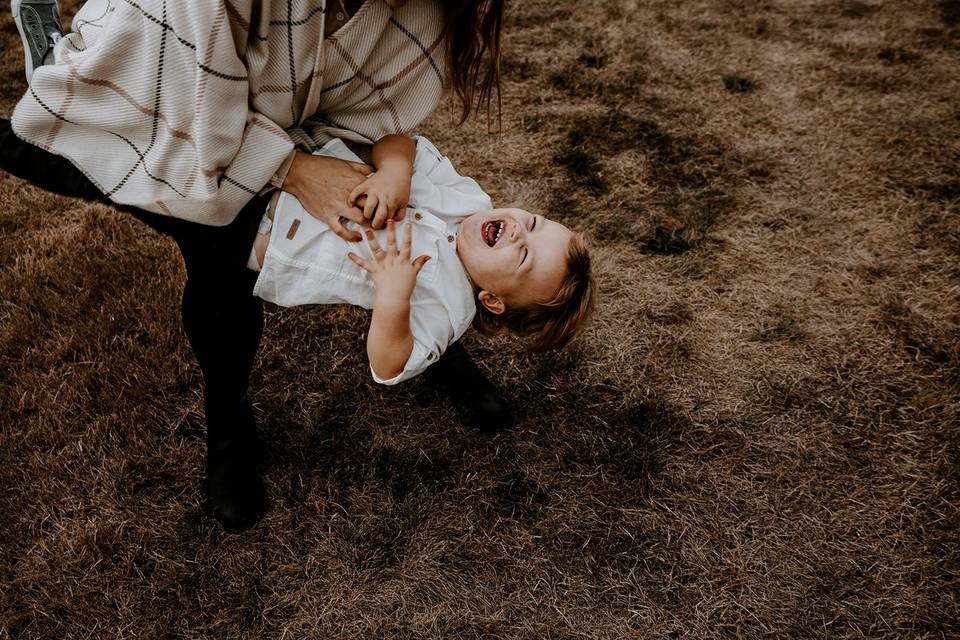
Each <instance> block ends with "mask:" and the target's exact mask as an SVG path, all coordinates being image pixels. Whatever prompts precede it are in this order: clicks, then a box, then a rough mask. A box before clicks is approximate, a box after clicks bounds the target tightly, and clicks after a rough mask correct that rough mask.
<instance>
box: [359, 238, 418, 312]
mask: <svg viewBox="0 0 960 640" xmlns="http://www.w3.org/2000/svg"><path fill="white" fill-rule="evenodd" d="M412 228H413V225H410V224H406V225H404V228H403V242H402V246H401V247H400V248H399V249H398V248H397V236H396V226H395V224H394V222H393V220H388V221H387V249H386V251H384V250H383V249H381V248H380V245H379V243H377V240H376V238H375V237H374V235H373V232H372V231H370V230H369V229H367V230H366V234H367V239H368V240H369V241H370V248H371V249H373V260H364V259H363V258H361V257H360V256H358V255H357V254H355V253H354V252H352V251H351V252H349V253H348V254H347V257H348V258H350V259H351V260H353V262H355V263H356V264H357V265H358V266H360V267H362V268H363V269H365V270H366V271H367V273H369V274H370V277H371V278H372V279H373V284H374V286H375V287H376V300H375V302H374V304H377V303H381V304H383V303H387V304H389V303H390V302H409V301H410V295H411V294H412V293H413V287H414V285H416V283H417V274H418V273H420V269H421V268H423V265H424V264H426V262H427V260H429V259H430V256H419V257H418V258H417V259H416V260H413V261H412V262H411V260H410V244H411V238H412V231H411V230H412Z"/></svg>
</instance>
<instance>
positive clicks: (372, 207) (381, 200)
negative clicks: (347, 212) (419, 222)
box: [347, 163, 411, 229]
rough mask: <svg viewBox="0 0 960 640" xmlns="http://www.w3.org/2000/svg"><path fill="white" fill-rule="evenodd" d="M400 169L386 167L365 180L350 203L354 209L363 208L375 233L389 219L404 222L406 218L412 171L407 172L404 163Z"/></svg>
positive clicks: (355, 191)
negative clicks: (358, 206) (355, 207)
mask: <svg viewBox="0 0 960 640" xmlns="http://www.w3.org/2000/svg"><path fill="white" fill-rule="evenodd" d="M397 165H398V166H396V167H394V166H390V167H384V168H382V169H380V170H379V171H377V172H376V173H374V174H373V175H372V176H370V177H369V178H367V179H366V180H364V181H363V182H362V183H360V185H358V186H357V188H356V189H354V190H353V191H352V192H351V193H350V200H348V201H347V204H348V205H350V206H351V207H353V206H357V205H360V204H362V206H363V217H364V218H366V219H367V220H369V221H370V226H371V227H373V228H374V229H380V228H382V227H383V223H384V221H385V220H386V219H387V218H390V219H391V220H393V221H394V222H400V221H401V220H403V217H404V215H406V212H407V200H409V199H410V178H411V170H408V169H405V168H404V167H403V166H402V163H397ZM363 198H366V200H363Z"/></svg>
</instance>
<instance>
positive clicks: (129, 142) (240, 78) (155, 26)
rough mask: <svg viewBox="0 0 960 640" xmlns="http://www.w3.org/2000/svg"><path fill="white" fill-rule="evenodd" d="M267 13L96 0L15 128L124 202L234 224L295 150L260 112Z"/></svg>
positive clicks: (250, 2) (40, 75)
mask: <svg viewBox="0 0 960 640" xmlns="http://www.w3.org/2000/svg"><path fill="white" fill-rule="evenodd" d="M266 4H269V0H209V1H207V2H202V3H189V4H186V5H182V6H180V5H178V6H179V7H180V8H178V9H177V10H176V11H173V10H168V8H167V4H166V3H164V2H161V1H160V0H140V1H139V2H119V1H116V0H91V1H90V2H88V3H87V5H85V6H84V7H83V9H82V12H83V13H82V15H81V14H78V16H77V18H75V19H74V25H75V28H77V27H76V25H78V24H79V25H81V27H80V28H77V29H78V30H77V31H75V32H73V33H71V34H69V35H68V36H67V37H65V38H63V39H62V40H61V41H60V43H59V44H58V46H57V52H56V54H57V55H56V64H52V65H46V66H43V67H40V68H38V69H37V70H36V72H35V73H34V76H33V82H32V84H31V86H30V88H29V91H28V92H27V94H26V95H25V96H24V97H23V98H22V99H21V100H20V102H19V103H18V104H17V107H16V109H15V111H14V115H13V118H12V123H13V128H14V130H15V131H16V133H17V135H18V136H20V137H21V138H23V139H24V140H26V141H28V142H30V143H32V144H35V145H37V146H40V147H42V148H44V149H47V150H48V151H51V152H52V153H56V154H58V155H61V156H64V157H66V158H68V159H69V160H71V161H72V162H73V163H74V164H75V165H76V166H77V167H79V168H80V169H81V170H82V171H83V172H84V173H85V174H86V175H87V177H88V178H90V180H91V181H92V182H93V183H94V184H96V185H97V186H98V187H99V188H100V190H101V191H103V192H104V194H106V195H107V196H108V197H109V198H110V199H111V200H113V201H114V202H117V203H118V204H124V205H132V206H135V207H139V208H141V209H145V210H147V211H153V212H156V213H161V214H166V215H170V216H174V217H178V218H183V219H187V220H192V221H195V222H199V223H203V224H209V225H225V224H228V223H229V222H230V221H231V220H232V219H233V218H234V217H235V216H236V214H237V212H239V210H240V209H241V208H243V206H244V205H245V204H246V203H247V202H248V201H249V200H250V198H252V197H253V196H254V195H256V194H257V193H258V192H259V191H260V190H261V189H262V188H263V187H264V186H265V185H267V184H268V182H269V181H270V180H271V178H274V179H276V178H275V176H276V175H277V172H278V171H279V170H282V167H283V166H284V165H285V162H286V161H287V159H288V158H289V157H290V154H291V152H292V150H293V142H292V140H291V139H290V137H289V136H288V135H287V134H286V132H285V131H284V129H283V127H282V126H281V124H278V123H277V122H276V121H275V120H274V119H271V118H270V117H268V116H266V115H265V114H263V113H259V112H257V111H256V110H254V109H253V107H252V106H251V105H252V104H253V100H252V99H251V88H250V87H251V80H250V77H249V73H248V68H247V64H246V54H247V42H248V40H249V39H250V38H251V37H254V34H253V32H252V31H251V29H252V28H251V17H252V16H259V15H262V14H263V13H264V12H265V11H266V8H265V7H264V5H266ZM78 18H79V20H78ZM94 18H97V19H99V21H100V22H99V24H98V25H97V26H98V27H99V28H98V29H91V28H89V27H90V25H91V23H92V21H93V19H94ZM82 26H86V27H87V29H85V30H84V29H83V28H82ZM254 28H255V27H254ZM283 124H287V123H283Z"/></svg>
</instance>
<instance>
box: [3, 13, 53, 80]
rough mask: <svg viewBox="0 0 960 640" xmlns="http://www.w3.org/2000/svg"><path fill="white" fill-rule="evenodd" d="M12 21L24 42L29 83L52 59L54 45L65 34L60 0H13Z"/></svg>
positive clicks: (24, 60)
mask: <svg viewBox="0 0 960 640" xmlns="http://www.w3.org/2000/svg"><path fill="white" fill-rule="evenodd" d="M10 9H11V11H12V12H13V21H14V22H15V23H16V24H17V31H19V32H20V40H21V41H22V42H23V63H24V64H23V66H24V70H25V71H26V74H27V83H28V84H29V83H30V78H31V77H33V70H34V69H36V68H37V67H39V66H42V65H44V64H48V63H50V62H52V61H53V47H54V45H56V44H57V42H58V41H59V40H60V38H62V37H63V27H62V26H60V5H59V3H58V2H57V0H11V3H10Z"/></svg>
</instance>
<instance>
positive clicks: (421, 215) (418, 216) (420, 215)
mask: <svg viewBox="0 0 960 640" xmlns="http://www.w3.org/2000/svg"><path fill="white" fill-rule="evenodd" d="M413 219H414V220H423V214H422V213H420V212H419V211H417V212H416V213H415V214H413Z"/></svg>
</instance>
